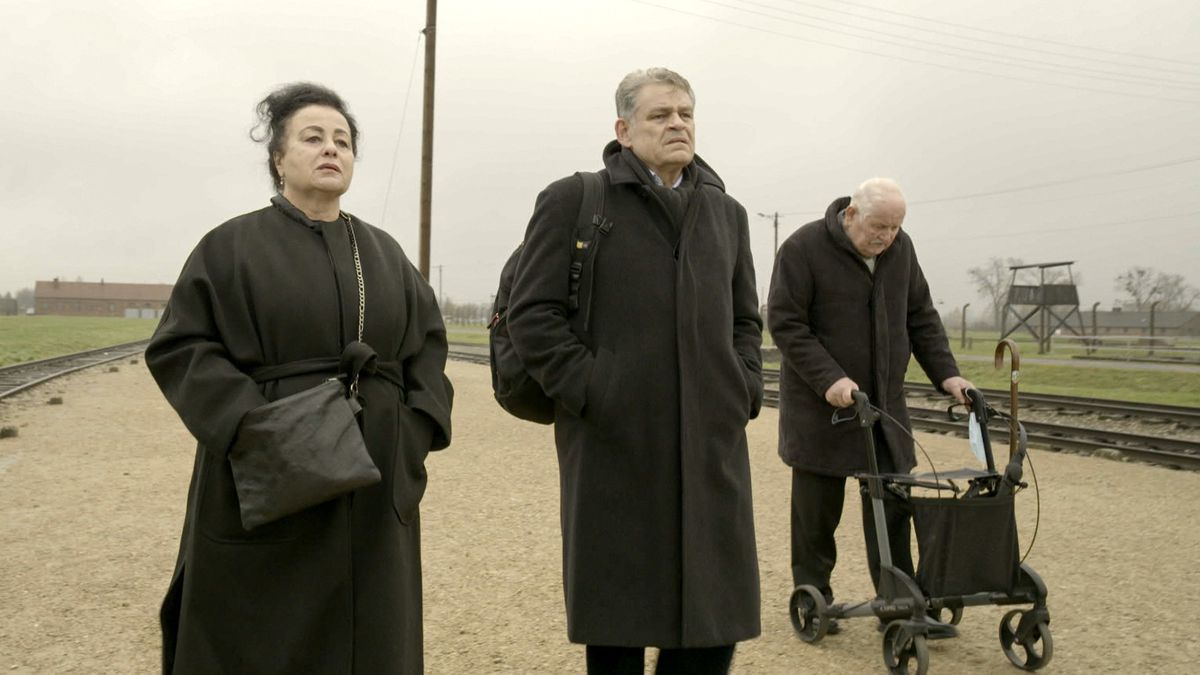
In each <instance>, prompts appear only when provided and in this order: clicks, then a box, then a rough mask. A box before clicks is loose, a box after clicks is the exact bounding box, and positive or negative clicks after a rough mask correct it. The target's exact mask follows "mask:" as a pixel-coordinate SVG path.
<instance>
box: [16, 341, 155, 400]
mask: <svg viewBox="0 0 1200 675" xmlns="http://www.w3.org/2000/svg"><path fill="white" fill-rule="evenodd" d="M149 342H150V341H149V340H138V341H136V342H126V343H123V344H119V345H112V346H110V347H101V348H99V349H89V350H87V351H82V352H76V353H74V354H65V355H63V356H54V357H51V358H48V359H41V360H39V361H26V362H25V363H17V364H14V365H11V366H4V367H3V368H0V399H3V398H7V397H9V396H12V395H13V394H17V393H20V392H22V391H25V390H27V389H29V388H31V387H36V386H37V385H39V384H42V383H44V382H48V381H50V380H53V379H54V378H56V377H62V376H63V375H67V374H70V373H73V372H75V371H77V370H83V369H84V368H91V367H92V366H98V365H101V364H103V363H109V362H110V361H117V360H119V359H124V358H128V357H130V356H133V355H136V354H141V353H142V352H143V351H145V350H146V345H147V344H148V343H149Z"/></svg>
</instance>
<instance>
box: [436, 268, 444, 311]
mask: <svg viewBox="0 0 1200 675" xmlns="http://www.w3.org/2000/svg"><path fill="white" fill-rule="evenodd" d="M434 267H436V268H437V271H438V306H439V307H440V306H441V305H442V303H443V302H444V300H443V298H442V267H443V266H442V265H434Z"/></svg>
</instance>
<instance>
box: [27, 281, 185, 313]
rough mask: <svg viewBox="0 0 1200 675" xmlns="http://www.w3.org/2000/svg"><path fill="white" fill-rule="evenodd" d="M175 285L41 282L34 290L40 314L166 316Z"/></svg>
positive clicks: (34, 300)
mask: <svg viewBox="0 0 1200 675" xmlns="http://www.w3.org/2000/svg"><path fill="white" fill-rule="evenodd" d="M171 287H172V286H171V284H119V283H117V284H114V283H107V282H105V281H104V280H103V279H102V280H100V281H98V282H93V281H60V280H58V279H54V280H52V281H39V282H37V283H36V284H35V285H34V289H33V306H34V307H35V308H36V312H37V313H38V314H52V315H58V316H121V317H127V318H143V319H153V318H157V317H160V316H162V313H163V310H164V309H166V307H167V299H168V298H170V297H171Z"/></svg>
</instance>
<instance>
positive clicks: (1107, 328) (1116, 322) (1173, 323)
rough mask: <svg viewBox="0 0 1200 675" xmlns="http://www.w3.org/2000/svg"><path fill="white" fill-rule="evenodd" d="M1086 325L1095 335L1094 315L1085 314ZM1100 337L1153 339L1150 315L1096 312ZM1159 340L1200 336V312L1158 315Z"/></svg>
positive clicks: (1115, 311) (1156, 328)
mask: <svg viewBox="0 0 1200 675" xmlns="http://www.w3.org/2000/svg"><path fill="white" fill-rule="evenodd" d="M1083 323H1084V326H1085V327H1086V331H1087V332H1089V333H1090V332H1091V331H1092V317H1091V313H1090V312H1087V311H1084V312H1083ZM1096 334H1097V335H1149V334H1150V312H1137V311H1133V310H1123V309H1116V310H1113V311H1111V312H1096ZM1154 334H1155V335H1156V336H1162V337H1167V336H1179V335H1191V336H1196V335H1200V312H1163V311H1158V312H1155V313H1154Z"/></svg>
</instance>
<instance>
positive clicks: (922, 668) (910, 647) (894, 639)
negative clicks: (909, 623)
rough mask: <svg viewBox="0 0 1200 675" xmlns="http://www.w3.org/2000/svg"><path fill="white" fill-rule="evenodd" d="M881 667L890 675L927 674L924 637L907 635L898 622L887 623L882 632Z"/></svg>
mask: <svg viewBox="0 0 1200 675" xmlns="http://www.w3.org/2000/svg"><path fill="white" fill-rule="evenodd" d="M883 665H885V666H887V669H888V673H891V674H892V675H925V674H926V673H927V672H929V646H928V645H926V644H925V636H924V635H920V634H917V635H912V634H910V633H908V631H906V630H905V629H904V626H903V624H902V622H900V621H893V622H891V623H889V624H888V626H887V628H886V629H885V630H884V631H883Z"/></svg>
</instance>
